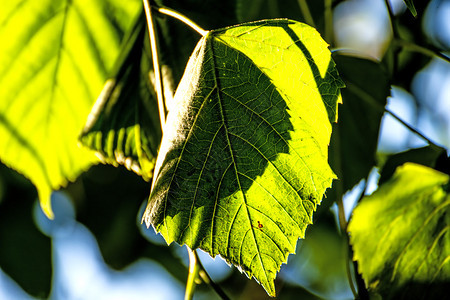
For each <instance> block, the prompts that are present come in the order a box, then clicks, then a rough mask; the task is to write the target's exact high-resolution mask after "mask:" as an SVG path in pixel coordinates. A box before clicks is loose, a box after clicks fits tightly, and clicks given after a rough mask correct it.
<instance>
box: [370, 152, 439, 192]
mask: <svg viewBox="0 0 450 300" xmlns="http://www.w3.org/2000/svg"><path fill="white" fill-rule="evenodd" d="M445 154H446V151H445V149H444V148H441V147H439V146H435V145H431V146H426V147H422V148H417V149H410V150H407V151H404V152H401V153H396V154H393V155H390V156H389V157H388V158H387V160H386V162H385V163H384V164H383V168H382V169H381V172H380V179H379V180H378V184H383V183H384V182H385V181H387V180H388V179H389V178H391V176H392V174H394V172H395V169H396V168H397V167H398V166H400V165H403V164H404V163H406V162H413V163H416V164H420V165H423V166H427V167H431V168H435V167H436V163H437V159H438V157H439V156H441V155H445ZM445 156H446V155H445Z"/></svg>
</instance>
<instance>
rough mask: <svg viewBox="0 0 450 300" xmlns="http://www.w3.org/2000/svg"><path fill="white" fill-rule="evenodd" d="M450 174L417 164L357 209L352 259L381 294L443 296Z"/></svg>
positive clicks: (448, 270) (449, 271)
mask: <svg viewBox="0 0 450 300" xmlns="http://www.w3.org/2000/svg"><path fill="white" fill-rule="evenodd" d="M449 184H450V183H449V176H448V175H446V174H443V173H440V172H438V171H436V170H433V169H430V168H428V167H424V166H421V165H417V164H412V163H407V164H405V165H403V166H402V167H399V168H398V169H397V171H396V172H395V174H394V176H393V177H392V178H391V179H390V180H389V181H387V182H386V183H385V184H383V185H381V186H380V188H379V189H378V190H377V191H376V192H375V193H373V194H372V195H371V196H369V197H366V198H364V199H363V200H362V201H361V203H360V204H359V205H358V206H357V207H356V209H355V211H354V212H353V218H352V220H351V221H350V224H349V228H348V230H349V233H350V237H351V238H350V242H351V244H352V245H353V250H354V259H355V260H357V261H358V265H359V271H360V272H361V273H362V276H363V278H364V281H365V283H366V285H367V286H368V288H369V291H371V292H373V293H378V294H380V295H381V296H382V297H383V299H391V298H392V299H399V298H401V299H412V298H414V299H444V298H445V297H446V296H448V284H449V282H450V263H449V262H450V260H449V257H450V231H449V228H450V226H449V224H450V194H449Z"/></svg>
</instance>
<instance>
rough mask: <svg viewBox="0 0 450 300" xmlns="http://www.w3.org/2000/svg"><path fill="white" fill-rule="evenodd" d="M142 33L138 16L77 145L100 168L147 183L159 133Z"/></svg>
mask: <svg viewBox="0 0 450 300" xmlns="http://www.w3.org/2000/svg"><path fill="white" fill-rule="evenodd" d="M145 28H146V22H145V17H144V15H141V16H140V17H139V18H138V19H137V20H136V23H135V26H133V28H132V30H131V31H130V34H129V36H128V37H127V38H126V39H125V42H124V47H123V49H122V52H121V56H120V58H119V59H118V61H117V63H116V71H115V72H114V77H112V78H110V79H108V80H107V81H106V84H105V86H104V87H103V91H102V93H100V96H99V97H98V99H97V101H96V103H95V105H94V106H93V108H92V111H91V113H90V115H89V117H88V120H87V123H86V126H85V128H84V129H83V132H82V134H81V136H80V141H81V142H82V143H83V144H84V145H85V146H87V147H89V148H91V149H93V150H95V151H96V152H97V155H98V156H99V157H100V158H101V159H102V160H103V161H104V162H106V163H109V164H112V165H116V166H117V165H118V164H122V165H125V166H126V167H127V168H128V169H130V170H133V171H134V172H136V173H137V174H139V175H141V176H142V177H143V178H144V179H145V180H150V178H151V177H152V174H153V166H154V162H155V158H156V152H157V150H158V146H159V142H160V140H161V128H160V125H159V115H158V106H157V103H156V95H155V90H154V88H153V86H152V84H151V82H150V76H152V72H153V71H152V70H153V69H152V67H151V63H152V62H151V57H150V55H151V52H150V49H149V47H148V42H146V41H148V35H147V33H146V30H145ZM145 46H147V47H145Z"/></svg>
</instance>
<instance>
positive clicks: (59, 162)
mask: <svg viewBox="0 0 450 300" xmlns="http://www.w3.org/2000/svg"><path fill="white" fill-rule="evenodd" d="M138 8H139V2H138V1H130V2H127V3H126V4H124V3H122V2H119V1H116V0H103V1H81V0H74V1H54V0H51V1H50V0H46V1H40V2H39V3H37V2H32V1H31V2H30V1H27V2H25V1H18V0H16V1H7V3H3V4H2V9H1V11H0V24H1V26H0V38H1V40H2V41H8V42H3V43H2V47H1V48H0V99H2V100H1V101H0V136H1V139H0V159H1V161H2V162H3V163H5V164H6V165H7V166H9V167H11V168H13V169H15V170H17V171H19V172H20V173H22V174H23V175H25V176H26V177H27V178H29V179H30V180H31V181H32V182H33V183H34V185H35V186H36V187H37V190H38V193H39V199H40V201H41V206H42V208H43V210H44V211H45V213H46V214H47V215H48V216H52V211H51V206H50V193H51V191H52V190H54V189H58V188H60V187H61V186H64V185H66V184H67V181H68V180H74V179H75V178H76V177H77V176H78V175H79V174H80V173H81V172H82V171H83V170H85V169H86V168H88V167H89V166H90V165H91V164H92V163H95V162H96V159H95V157H94V156H93V154H92V153H91V152H90V151H87V150H86V149H80V148H79V147H78V146H77V136H78V133H79V131H80V129H81V128H82V126H83V122H84V121H85V120H86V117H87V115H88V112H89V109H90V107H91V104H92V101H93V100H94V99H95V98H96V97H97V95H98V93H99V92H100V90H101V87H102V85H103V82H104V80H105V78H106V74H107V72H108V70H109V69H110V67H111V65H112V63H113V62H114V61H115V58H116V56H117V53H118V48H119V43H120V38H121V35H122V32H123V31H124V30H125V29H126V28H127V27H128V26H129V21H130V20H131V18H132V16H133V15H135V14H136V13H137V11H138Z"/></svg>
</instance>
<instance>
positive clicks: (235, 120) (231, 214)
mask: <svg viewBox="0 0 450 300" xmlns="http://www.w3.org/2000/svg"><path fill="white" fill-rule="evenodd" d="M340 87H342V82H341V81H340V79H339V76H338V74H337V71H336V69H335V66H334V62H333V61H332V60H331V55H330V52H329V50H328V49H327V44H326V43H325V42H324V41H323V40H322V39H321V37H320V36H319V34H318V33H317V31H315V29H313V28H311V27H309V26H307V25H305V24H302V23H298V22H295V21H289V20H270V21H259V22H254V23H246V24H242V25H238V26H234V27H229V28H225V29H220V30H216V31H211V32H209V33H208V34H207V35H206V36H205V37H203V38H202V39H201V40H200V42H199V43H198V44H197V47H196V49H195V50H194V52H193V54H192V56H191V59H190V60H189V63H188V66H187V68H186V72H185V74H184V76H183V78H182V80H181V83H180V85H179V87H178V89H177V92H176V95H175V99H174V102H175V108H174V110H172V111H171V112H170V113H169V115H168V120H167V123H166V126H165V130H164V137H163V141H162V144H161V148H160V152H159V155H158V158H157V162H156V167H155V176H156V177H155V178H156V179H155V182H154V186H153V189H152V192H151V195H150V199H149V203H148V206H147V209H146V212H145V214H144V217H143V220H145V222H146V224H147V226H149V225H150V224H153V226H154V227H155V229H156V230H157V231H158V232H161V233H162V235H163V236H164V238H165V239H166V241H167V242H168V243H169V244H170V243H171V242H173V241H175V242H177V243H179V244H187V245H188V246H189V247H190V248H192V249H194V248H201V249H203V250H205V251H207V252H208V253H210V254H211V256H213V257H214V256H216V255H218V254H219V255H221V256H222V257H224V258H225V259H226V260H227V261H228V262H230V263H232V264H234V265H236V266H237V267H239V268H240V269H241V270H242V271H244V272H245V273H246V274H247V275H248V276H249V277H250V278H251V277H252V276H253V277H255V278H256V280H257V281H258V282H260V283H261V284H262V285H263V286H264V288H265V289H266V291H267V292H268V294H269V295H272V296H273V295H275V287H274V283H273V280H274V279H275V276H276V273H277V271H278V270H279V269H280V266H281V264H282V263H283V262H286V261H287V257H288V254H289V253H294V252H295V246H296V243H297V240H298V238H299V237H304V234H305V229H306V226H307V225H308V224H311V223H312V214H313V211H314V210H315V209H316V206H317V205H318V204H319V203H320V201H321V199H322V197H323V194H324V192H325V190H326V189H327V188H328V187H330V185H331V182H332V180H333V178H335V175H334V174H333V172H332V171H331V169H330V167H329V166H328V163H327V156H328V143H329V139H330V134H331V122H334V121H335V120H336V118H337V112H336V109H337V103H338V102H340V101H341V97H340V92H339V88H340Z"/></svg>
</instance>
